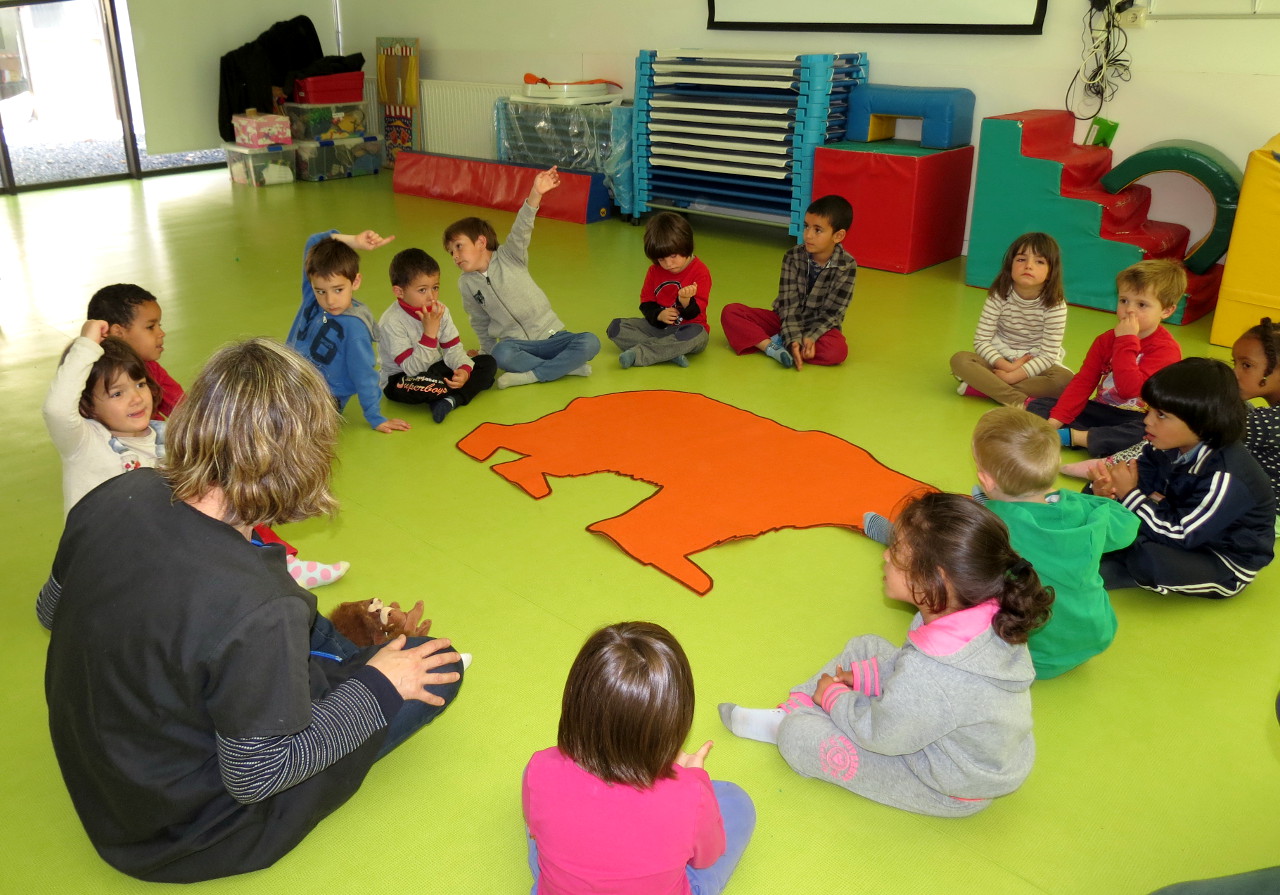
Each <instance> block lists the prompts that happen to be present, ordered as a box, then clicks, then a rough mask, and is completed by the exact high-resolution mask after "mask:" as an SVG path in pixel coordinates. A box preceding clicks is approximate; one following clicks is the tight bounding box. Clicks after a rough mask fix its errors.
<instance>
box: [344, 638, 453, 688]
mask: <svg viewBox="0 0 1280 895" xmlns="http://www.w3.org/2000/svg"><path fill="white" fill-rule="evenodd" d="M405 642H406V638H405V636H404V635H403V634H401V635H400V636H399V637H397V638H396V639H395V640H392V641H391V642H390V643H388V644H387V645H386V646H384V647H383V648H382V649H380V650H378V651H377V652H376V653H374V654H373V656H372V657H370V659H369V661H368V663H367V664H368V666H369V667H370V668H376V669H377V670H378V671H379V672H380V673H381V674H382V676H383V677H385V678H386V679H387V680H389V681H390V682H391V685H392V686H393V687H395V688H396V692H397V693H399V694H400V696H401V697H402V698H403V699H417V700H420V701H422V702H425V703H427V704H428V705H444V700H443V699H441V698H440V697H439V696H436V695H435V694H434V693H432V692H430V691H429V690H426V689H424V688H425V687H429V686H434V685H437V684H452V683H453V682H454V681H456V680H458V678H459V677H461V675H459V674H458V672H456V671H435V670H434V669H436V668H439V667H440V666H441V665H449V664H451V663H453V662H458V661H461V657H460V656H459V655H458V654H457V653H455V652H453V651H452V650H451V649H449V647H450V646H451V645H452V644H451V643H450V642H449V641H448V640H445V639H443V638H440V639H438V640H428V641H427V642H426V643H421V644H419V645H418V646H415V647H411V648H410V649H405V648H404V645H405ZM442 650H443V652H442Z"/></svg>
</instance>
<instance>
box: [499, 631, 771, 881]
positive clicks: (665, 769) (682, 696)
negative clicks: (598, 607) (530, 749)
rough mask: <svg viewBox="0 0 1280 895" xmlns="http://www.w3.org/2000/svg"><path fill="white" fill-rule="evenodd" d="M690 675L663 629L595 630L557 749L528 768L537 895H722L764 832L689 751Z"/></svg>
mask: <svg viewBox="0 0 1280 895" xmlns="http://www.w3.org/2000/svg"><path fill="white" fill-rule="evenodd" d="M692 724H693V673H692V672H691V671H690V670H689V660H688V659H686V658H685V654H684V650H682V649H681V648H680V644H679V643H678V642H677V641H676V639H675V638H674V637H673V636H672V635H671V633H670V632H669V631H667V630H666V629H665V628H663V627H661V626H659V625H655V624H650V623H648V622H623V623H620V624H616V625H610V626H609V627H607V628H603V629H601V630H599V631H597V632H596V633H595V634H593V635H591V637H590V638H589V639H588V640H587V642H586V644H584V645H583V647H582V650H581V652H579V653H578V658H577V659H576V660H574V663H573V667H572V668H571V669H570V670H569V679H568V681H567V682H566V683H565V690H564V701H563V704H562V708H561V713H560V732H559V736H558V738H557V745H556V747H555V748H552V749H544V750H542V751H541V752H536V753H534V755H533V757H532V758H531V759H529V764H528V765H527V766H526V767H525V771H524V787H523V802H524V818H525V823H526V824H527V825H528V832H529V867H530V869H531V870H532V871H533V877H534V885H533V889H532V892H533V893H534V895H574V893H587V892H591V893H612V895H630V893H634V895H687V893H690V892H692V891H693V886H697V890H698V892H700V893H704V895H712V893H717V892H721V891H723V889H724V886H725V884H726V883H727V882H728V880H729V876H730V874H732V873H733V870H734V868H735V867H737V865H738V860H739V859H740V858H741V857H742V853H743V851H744V850H745V849H746V847H747V842H748V841H749V840H750V839H751V833H752V831H753V830H754V829H755V806H754V805H753V804H752V802H751V798H750V796H748V795H747V794H746V793H745V792H743V790H742V789H741V788H740V787H738V786H737V785H735V784H733V783H725V782H723V781H719V780H717V781H715V782H712V780H711V778H710V777H708V776H707V772H706V771H705V770H703V767H702V766H703V762H704V761H705V760H706V757H707V753H708V752H710V751H711V745H712V744H711V741H710V740H708V741H707V742H705V743H703V744H702V747H701V748H700V749H698V751H697V752H695V753H693V754H692V755H691V754H689V753H687V752H684V751H682V749H681V747H682V746H683V745H684V740H685V737H687V736H688V735H689V728H690V727H691V726H692Z"/></svg>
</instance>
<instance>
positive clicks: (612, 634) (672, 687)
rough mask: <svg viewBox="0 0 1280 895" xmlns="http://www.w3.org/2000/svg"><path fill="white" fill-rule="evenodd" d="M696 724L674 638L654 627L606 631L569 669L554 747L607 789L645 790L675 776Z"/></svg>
mask: <svg viewBox="0 0 1280 895" xmlns="http://www.w3.org/2000/svg"><path fill="white" fill-rule="evenodd" d="M692 726H693V672H692V671H690V669H689V660H688V659H687V658H685V654H684V650H683V649H681V648H680V644H679V642H677V641H676V639H675V637H673V636H672V635H671V632H670V631H668V630H667V629H666V628H664V627H662V626H661V625H655V624H653V623H651V622H619V623H618V624H616V625H609V626H608V627H606V628H601V629H600V630H599V631H596V632H595V633H594V634H592V635H591V636H590V637H589V638H587V642H586V643H584V644H583V645H582V649H581V650H580V651H579V653H578V658H576V659H574V661H573V667H572V668H570V669H569V679H568V680H567V681H566V682H565V685H564V700H563V702H562V703H561V709H560V732H559V736H558V738H557V741H556V745H558V746H559V747H560V751H561V752H563V753H564V754H565V755H567V756H568V757H569V758H571V759H573V761H575V762H576V763H577V764H578V766H579V767H581V768H582V769H583V770H585V771H587V772H588V773H589V774H592V775H593V776H595V777H599V778H600V779H601V780H603V781H604V782H605V783H625V784H627V785H628V786H635V787H640V788H642V789H645V788H648V787H650V786H652V785H653V783H654V781H656V780H658V779H660V778H663V777H673V776H675V772H674V771H673V770H672V769H671V764H672V762H674V761H675V760H676V756H677V755H679V752H680V747H681V746H682V745H683V744H684V740H685V737H687V736H688V735H689V728H690V727H692Z"/></svg>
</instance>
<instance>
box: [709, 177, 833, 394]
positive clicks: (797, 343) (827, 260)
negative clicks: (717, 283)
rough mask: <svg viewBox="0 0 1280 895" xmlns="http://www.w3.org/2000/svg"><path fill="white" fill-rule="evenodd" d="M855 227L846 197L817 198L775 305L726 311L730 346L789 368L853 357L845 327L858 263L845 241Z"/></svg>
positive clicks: (785, 263)
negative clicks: (754, 353)
mask: <svg viewBox="0 0 1280 895" xmlns="http://www.w3.org/2000/svg"><path fill="white" fill-rule="evenodd" d="M851 226H853V207H852V206H851V205H850V204H849V200H847V199H845V198H844V197H843V196H835V195H832V196H823V197H821V198H819V199H814V200H813V202H812V203H810V205H809V208H808V209H807V210H806V211H805V213H804V242H802V243H801V244H800V245H798V246H792V247H791V248H790V249H788V250H787V253H786V254H785V255H784V256H783V257H782V274H781V276H779V278H778V297H777V298H775V299H774V300H773V308H772V309H771V310H766V309H764V308H751V307H748V306H746V305H744V304H739V303H737V302H734V303H732V304H727V305H725V306H724V310H723V311H721V312H720V325H721V326H722V327H723V328H724V337H725V339H727V340H728V342H729V347H730V348H732V349H733V350H734V351H735V352H736V353H738V354H748V353H750V352H752V351H762V352H764V353H765V354H767V355H768V356H769V357H771V358H773V359H774V360H776V361H777V362H778V363H780V364H782V366H784V367H795V368H796V369H797V370H799V369H802V368H803V367H804V365H805V364H806V363H809V364H820V365H835V364H841V363H844V360H845V358H846V357H848V356H849V345H848V343H847V342H846V341H845V338H844V333H842V332H841V331H840V326H841V325H842V324H843V323H844V315H845V312H846V311H848V310H849V301H850V300H851V299H852V298H853V283H854V278H855V277H856V276H857V274H858V265H857V263H856V262H855V261H854V260H853V256H852V255H850V254H849V253H848V252H846V251H845V250H844V246H842V245H841V244H840V243H841V242H842V241H843V240H844V238H845V236H846V235H848V233H849V228H850V227H851Z"/></svg>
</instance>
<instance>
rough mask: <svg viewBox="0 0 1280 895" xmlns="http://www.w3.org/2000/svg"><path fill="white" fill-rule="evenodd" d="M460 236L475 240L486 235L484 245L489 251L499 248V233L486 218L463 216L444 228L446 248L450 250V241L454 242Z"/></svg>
mask: <svg viewBox="0 0 1280 895" xmlns="http://www.w3.org/2000/svg"><path fill="white" fill-rule="evenodd" d="M459 236H465V237H466V238H467V239H469V240H471V241H472V242H475V241H476V240H478V239H479V238H480V237H481V236H483V237H484V247H485V248H486V249H488V250H489V251H491V252H492V251H494V250H495V249H497V248H498V234H497V232H495V231H494V229H493V224H490V223H489V222H488V221H486V220H485V219H484V218H463V219H462V220H460V221H454V222H453V223H452V224H450V225H449V226H448V227H446V228H445V230H444V250H445V251H446V252H447V251H449V243H451V242H453V241H454V240H455V239H457V238H458V237H459Z"/></svg>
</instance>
